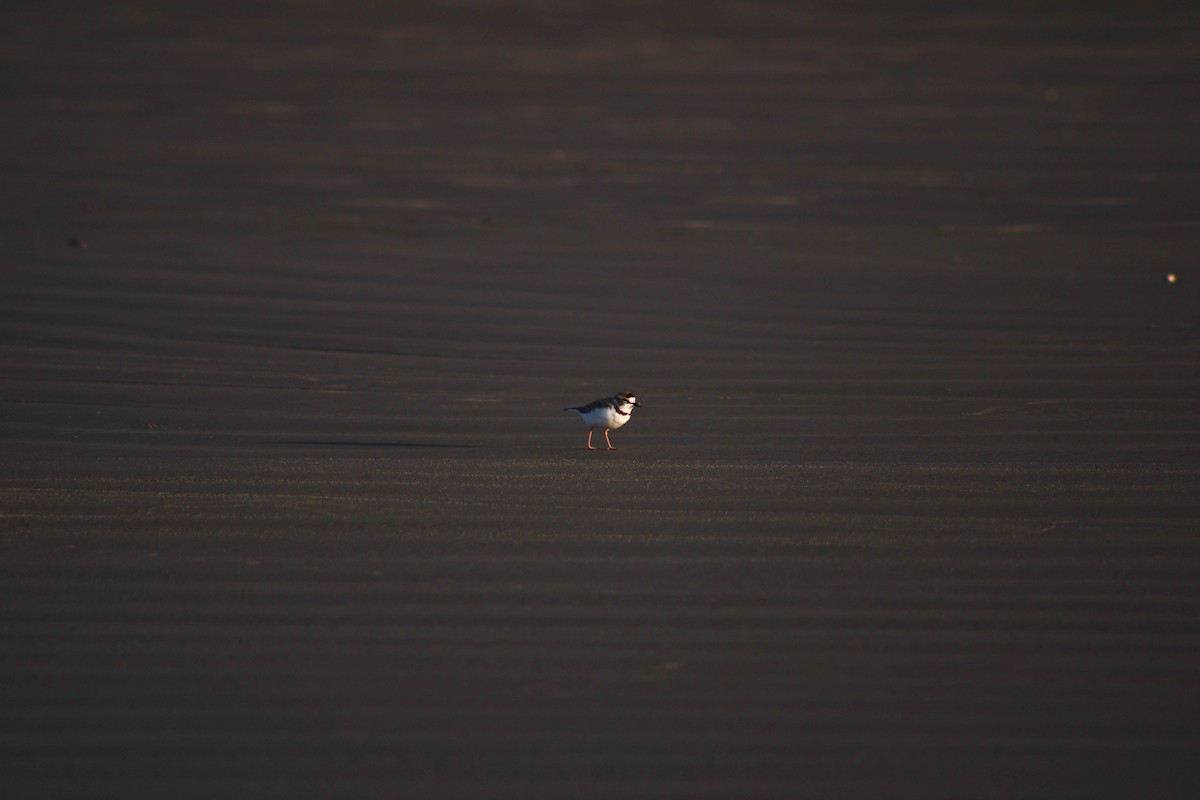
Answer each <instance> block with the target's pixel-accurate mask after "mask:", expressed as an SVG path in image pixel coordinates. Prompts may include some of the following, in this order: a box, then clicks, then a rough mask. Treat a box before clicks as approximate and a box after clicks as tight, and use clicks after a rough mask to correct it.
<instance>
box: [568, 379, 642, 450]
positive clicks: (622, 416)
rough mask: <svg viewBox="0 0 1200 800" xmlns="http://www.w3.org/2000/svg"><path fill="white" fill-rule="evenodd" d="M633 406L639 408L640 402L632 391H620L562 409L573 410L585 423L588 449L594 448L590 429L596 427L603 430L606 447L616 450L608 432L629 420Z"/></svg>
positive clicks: (592, 429)
mask: <svg viewBox="0 0 1200 800" xmlns="http://www.w3.org/2000/svg"><path fill="white" fill-rule="evenodd" d="M634 406H637V407H638V408H641V407H642V404H641V403H639V402H638V401H637V398H636V397H634V396H633V392H621V393H620V394H614V395H613V396H612V397H602V398H600V399H599V400H593V401H592V402H590V403H588V404H587V405H586V406H577V407H575V408H564V409H563V411H574V412H575V413H576V414H578V415H579V418H580V419H582V420H583V421H584V422H586V423H587V426H588V438H587V449H588V450H595V449H596V448H594V447H592V431H594V430H595V429H596V428H601V429H603V430H604V443H605V444H607V445H608V449H609V450H616V449H617V448H615V447H613V444H612V442H610V441H609V440H608V432H609V431H611V430H613V429H614V428H619V427H621V426H622V425H624V424H625V423H626V422H629V415H630V414H631V413H632V412H633V409H634Z"/></svg>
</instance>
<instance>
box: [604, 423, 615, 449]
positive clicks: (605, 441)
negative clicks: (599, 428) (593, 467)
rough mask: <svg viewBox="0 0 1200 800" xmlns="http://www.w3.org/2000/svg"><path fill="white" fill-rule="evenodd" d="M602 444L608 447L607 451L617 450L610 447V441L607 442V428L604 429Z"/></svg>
mask: <svg viewBox="0 0 1200 800" xmlns="http://www.w3.org/2000/svg"><path fill="white" fill-rule="evenodd" d="M604 443H605V444H606V445H608V449H609V450H616V449H617V448H615V447H613V446H612V442H610V441H609V440H608V428H605V429H604Z"/></svg>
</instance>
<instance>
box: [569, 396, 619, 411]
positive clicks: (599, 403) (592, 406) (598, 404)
mask: <svg viewBox="0 0 1200 800" xmlns="http://www.w3.org/2000/svg"><path fill="white" fill-rule="evenodd" d="M597 408H616V406H615V405H613V401H612V398H611V397H605V398H604V399H602V400H593V401H592V402H590V403H588V404H587V405H586V406H578V407H576V408H568V409H567V411H579V412H581V413H583V414H586V413H587V412H589V411H595V410H596V409H597Z"/></svg>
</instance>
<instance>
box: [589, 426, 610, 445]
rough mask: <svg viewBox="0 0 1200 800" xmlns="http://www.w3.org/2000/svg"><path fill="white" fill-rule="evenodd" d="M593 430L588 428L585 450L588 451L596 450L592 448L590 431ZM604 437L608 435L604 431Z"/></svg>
mask: <svg viewBox="0 0 1200 800" xmlns="http://www.w3.org/2000/svg"><path fill="white" fill-rule="evenodd" d="M594 430H595V428H588V442H587V449H588V450H595V449H596V448H594V447H592V431H594ZM604 435H605V436H607V435H608V431H605V432H604Z"/></svg>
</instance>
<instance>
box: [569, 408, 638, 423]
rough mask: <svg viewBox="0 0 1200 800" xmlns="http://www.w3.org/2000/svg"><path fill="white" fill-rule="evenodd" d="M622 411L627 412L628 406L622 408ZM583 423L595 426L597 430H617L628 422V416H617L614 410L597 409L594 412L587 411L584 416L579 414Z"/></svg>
mask: <svg viewBox="0 0 1200 800" xmlns="http://www.w3.org/2000/svg"><path fill="white" fill-rule="evenodd" d="M621 410H622V411H628V410H629V407H628V406H623V407H622V409H621ZM579 416H581V417H583V421H584V422H586V423H587V424H588V425H595V426H596V427H598V428H619V427H621V426H622V425H624V424H625V423H626V422H628V421H629V415H628V413H626V414H618V413H617V412H616V410H615V409H613V408H610V407H608V406H605V407H603V408H597V409H595V410H594V411H589V412H587V413H586V414H580V415H579Z"/></svg>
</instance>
